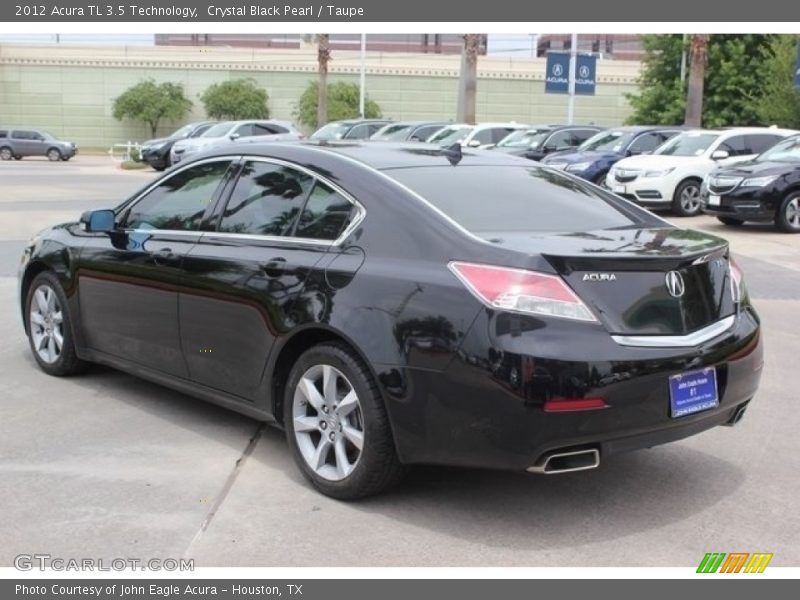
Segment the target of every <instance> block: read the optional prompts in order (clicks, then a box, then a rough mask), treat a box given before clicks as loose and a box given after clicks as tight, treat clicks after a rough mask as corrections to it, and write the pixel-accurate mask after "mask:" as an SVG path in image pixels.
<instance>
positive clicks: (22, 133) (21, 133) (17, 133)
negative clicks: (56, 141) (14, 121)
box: [11, 129, 42, 140]
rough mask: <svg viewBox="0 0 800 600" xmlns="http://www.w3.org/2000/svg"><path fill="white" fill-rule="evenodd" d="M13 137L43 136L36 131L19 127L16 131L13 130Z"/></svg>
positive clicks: (30, 138)
mask: <svg viewBox="0 0 800 600" xmlns="http://www.w3.org/2000/svg"><path fill="white" fill-rule="evenodd" d="M11 137H13V138H16V139H18V140H38V139H39V138H41V137H42V136H40V135H39V134H38V133H37V132H35V131H27V130H23V129H18V130H16V131H12V132H11Z"/></svg>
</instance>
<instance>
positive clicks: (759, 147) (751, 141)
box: [747, 133, 783, 154]
mask: <svg viewBox="0 0 800 600" xmlns="http://www.w3.org/2000/svg"><path fill="white" fill-rule="evenodd" d="M747 138H748V144H747V145H748V147H749V148H750V152H749V154H761V153H762V152H764V151H765V150H769V149H770V148H772V147H773V146H774V145H775V144H777V143H778V142H779V141H781V140H782V139H783V138H782V137H781V136H779V135H772V134H769V133H758V134H755V135H748V136H747Z"/></svg>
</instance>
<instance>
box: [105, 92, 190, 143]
mask: <svg viewBox="0 0 800 600" xmlns="http://www.w3.org/2000/svg"><path fill="white" fill-rule="evenodd" d="M191 108H192V102H191V101H190V100H189V99H188V98H186V96H185V95H184V93H183V86H182V85H181V84H179V83H170V82H164V83H156V82H155V81H153V80H152V79H146V80H144V81H140V82H139V83H137V84H136V85H134V86H133V87H130V88H128V89H127V90H126V91H125V92H123V93H122V94H121V95H120V96H118V97H117V98H115V99H114V106H113V113H114V118H115V119H117V120H118V121H122V120H123V119H131V120H133V121H141V122H143V123H146V124H147V125H148V126H149V127H150V134H151V135H152V136H153V137H155V135H156V130H157V129H158V124H159V123H160V122H161V121H162V120H163V119H168V120H175V121H177V120H180V119H182V118H183V117H185V116H186V114H187V113H188V112H189V110H190V109H191Z"/></svg>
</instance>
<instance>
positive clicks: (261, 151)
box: [198, 140, 535, 170]
mask: <svg viewBox="0 0 800 600" xmlns="http://www.w3.org/2000/svg"><path fill="white" fill-rule="evenodd" d="M298 150H300V153H302V154H306V153H307V156H306V157H304V159H303V160H305V161H308V162H309V163H310V164H313V156H314V155H315V154H317V153H319V152H326V153H330V154H334V155H337V156H341V157H343V158H345V159H350V160H355V161H358V162H360V163H362V164H364V165H366V166H368V167H372V168H373V169H377V170H384V169H404V168H411V167H435V166H442V167H446V166H450V162H449V161H448V159H447V156H446V154H445V153H446V151H447V149H445V148H442V147H441V146H439V145H437V144H425V143H420V142H385V143H381V144H373V143H369V142H361V141H357V140H353V141H335V142H324V141H322V142H319V141H314V140H304V141H302V142H288V143H286V142H264V143H261V142H255V143H250V144H247V149H246V151H245V150H244V149H243V146H242V145H241V144H230V145H228V144H226V145H225V146H220V147H219V148H215V149H213V150H210V151H208V152H205V153H203V154H202V155H198V158H200V157H201V156H202V157H203V158H211V157H214V156H229V155H231V154H246V155H250V156H264V157H272V158H277V159H280V158H281V157H282V156H284V155H286V154H297V153H298ZM461 154H462V158H461V160H460V161H459V163H458V166H462V165H464V166H475V165H485V166H502V165H507V166H528V167H531V166H535V164H534V163H532V162H531V161H530V160H528V159H526V158H520V157H517V156H511V155H509V154H505V153H502V152H492V151H488V150H473V149H469V148H465V149H463V150H461ZM454 168H457V167H454Z"/></svg>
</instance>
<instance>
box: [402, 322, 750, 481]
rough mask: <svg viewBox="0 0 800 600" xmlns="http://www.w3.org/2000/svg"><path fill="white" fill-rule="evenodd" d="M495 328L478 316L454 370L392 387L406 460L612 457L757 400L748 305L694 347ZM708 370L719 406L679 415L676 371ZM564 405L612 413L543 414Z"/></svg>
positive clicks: (470, 462) (529, 461)
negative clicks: (574, 402)
mask: <svg viewBox="0 0 800 600" xmlns="http://www.w3.org/2000/svg"><path fill="white" fill-rule="evenodd" d="M493 329H496V323H492V318H491V317H487V318H484V316H481V317H479V318H478V320H477V321H476V323H475V325H473V327H472V328H471V330H470V332H469V333H468V334H467V336H466V338H465V341H464V343H463V344H462V346H461V349H462V350H461V352H460V353H459V356H457V357H456V358H455V359H454V360H453V361H452V362H451V364H450V365H449V367H448V368H447V369H445V370H444V371H442V372H434V371H414V372H410V373H406V374H405V381H402V378H399V379H397V381H398V385H397V386H396V387H395V389H394V390H393V389H388V390H387V395H388V396H389V402H388V407H389V413H390V416H391V419H392V425H393V428H394V433H395V438H396V441H397V446H398V451H399V453H400V456H401V459H402V460H403V461H404V462H409V463H435V464H450V465H462V466H474V467H488V468H500V469H519V470H523V469H527V468H529V467H531V466H533V465H535V464H537V462H539V461H540V460H541V459H542V457H544V456H546V455H548V454H550V453H552V452H554V451H560V450H568V449H575V448H596V449H598V450H599V452H600V455H601V456H602V457H605V456H607V455H610V454H613V453H617V452H623V451H628V450H634V449H637V448H643V447H650V446H655V445H658V444H663V443H665V442H670V441H673V440H678V439H681V438H684V437H687V436H690V435H694V434H696V433H699V432H701V431H704V430H706V429H709V428H711V427H715V426H717V425H722V424H725V423H729V422H730V421H731V420H732V419H733V418H734V417H735V416H736V415H737V410H738V409H739V407H741V406H742V405H745V404H746V403H748V402H749V401H750V400H751V399H752V398H753V396H754V395H755V393H756V390H757V388H758V384H759V380H760V376H761V370H762V366H763V350H762V344H761V340H760V334H759V324H758V320H757V317H756V315H755V313H754V312H752V311H751V310H750V309H748V310H746V311H744V312H742V313H741V314H740V315H739V316H738V317H737V319H736V321H735V323H734V325H733V327H732V328H731V329H730V330H728V331H727V332H725V333H724V334H721V335H719V336H717V337H716V338H714V339H712V340H709V341H707V342H705V343H703V344H701V345H700V346H697V347H693V348H672V349H669V348H634V347H624V346H621V345H619V344H617V343H616V342H614V341H613V340H612V339H611V336H609V335H608V334H607V333H600V332H597V331H592V332H591V333H587V334H586V335H583V339H582V334H578V335H576V336H575V337H574V338H573V339H572V341H571V342H570V341H569V338H562V339H558V338H553V337H550V336H551V335H552V332H550V333H548V331H547V329H541V330H539V331H538V332H537V330H535V329H528V328H526V327H524V326H523V327H521V328H519V333H518V334H517V335H516V336H515V335H514V334H513V333H509V334H505V335H503V336H498V335H493V334H491V333H490V332H491V331H492V330H493ZM537 338H538V339H537ZM525 347H528V348H541V349H542V350H541V351H539V352H536V350H533V353H525V352H519V349H521V348H525ZM537 354H538V355H537ZM559 355H560V356H559ZM705 367H714V368H715V369H716V375H717V384H718V389H719V406H718V407H716V408H714V409H712V410H707V411H704V412H700V413H695V414H692V415H688V416H685V417H680V418H672V417H671V416H670V392H669V383H668V380H669V376H670V375H674V374H679V373H685V372H688V371H694V370H697V369H701V368H705ZM400 381H402V385H399V382H400ZM567 398H602V399H603V400H604V401H605V402H606V404H607V405H608V406H607V407H606V408H602V409H596V410H581V411H573V412H546V411H545V409H544V404H545V402H546V401H549V400H558V399H567Z"/></svg>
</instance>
